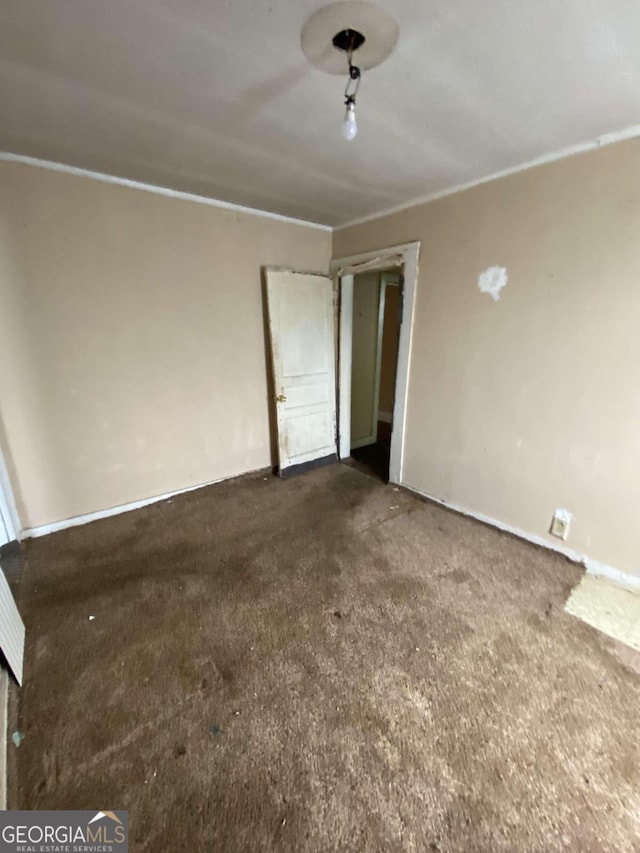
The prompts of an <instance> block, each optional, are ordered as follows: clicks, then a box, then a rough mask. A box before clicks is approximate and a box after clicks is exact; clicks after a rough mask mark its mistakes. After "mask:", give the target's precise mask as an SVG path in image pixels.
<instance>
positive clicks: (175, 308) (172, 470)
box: [0, 162, 331, 527]
mask: <svg viewBox="0 0 640 853" xmlns="http://www.w3.org/2000/svg"><path fill="white" fill-rule="evenodd" d="M330 249H331V235H330V233H329V232H327V231H322V230H319V229H314V228H307V227H304V226H299V225H295V224H290V223H285V222H279V221H275V220H272V219H267V218H263V217H258V216H252V215H250V214H244V213H238V212H235V211H227V210H223V209H219V208H214V207H211V206H206V205H202V204H197V203H193V202H187V201H179V200H176V199H170V198H166V197H163V196H159V195H154V194H151V193H147V192H142V191H139V190H133V189H127V188H123V187H120V186H114V185H109V184H104V183H99V182H96V181H92V180H89V179H86V178H80V177H74V176H70V175H67V174H61V173H55V172H50V171H46V170H43V169H39V168H34V167H30V166H25V165H21V164H12V163H6V162H4V163H0V420H1V427H0V440H2V441H3V450H4V452H5V458H6V461H7V464H8V467H9V468H10V471H11V474H12V478H13V480H14V486H15V492H16V498H17V502H18V505H19V511H20V513H21V517H22V522H23V524H24V526H27V527H32V526H36V525H42V524H47V523H49V522H54V521H58V520H60V519H64V518H68V517H71V516H76V515H81V514H85V513H89V512H92V511H95V510H101V509H105V508H108V507H112V506H116V505H120V504H123V503H127V502H130V501H136V500H139V499H143V498H148V497H151V496H154V495H158V494H162V493H165V492H168V491H173V490H177V489H180V488H184V487H188V486H192V485H196V484H199V483H204V482H207V481H209V480H214V479H217V478H222V477H228V476H231V475H234V474H238V473H240V472H244V471H248V470H251V469H255V468H259V467H262V466H267V465H269V464H271V462H272V452H271V445H270V432H269V400H268V388H267V374H266V364H265V360H266V359H265V343H264V340H265V338H264V319H263V301H262V286H261V269H260V268H261V266H262V265H281V266H291V267H297V268H301V269H306V270H318V271H324V270H327V268H328V263H329V257H330Z"/></svg>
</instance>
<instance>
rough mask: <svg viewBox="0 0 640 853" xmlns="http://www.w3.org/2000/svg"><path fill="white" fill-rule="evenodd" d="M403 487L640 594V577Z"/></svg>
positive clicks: (411, 488)
mask: <svg viewBox="0 0 640 853" xmlns="http://www.w3.org/2000/svg"><path fill="white" fill-rule="evenodd" d="M401 485H402V488H404V489H407V491H409V492H413V493H414V494H416V495H419V496H420V497H422V498H426V499H427V500H429V501H433V503H436V504H440V506H444V507H446V508H447V509H451V510H453V511H454V512H459V513H460V514H461V515H466V516H468V517H469V518H474V519H475V520H476V521H481V522H482V523H483V524H489V525H490V526H491V527H497V528H498V530H502V531H504V532H505V533H511V534H512V535H513V536H517V537H518V538H519V539H524V540H526V541H527V542H531V543H532V544H533V545H539V546H540V547H541V548H547V549H548V550H549V551H555V552H556V553H558V554H562V555H563V556H564V557H566V558H567V559H568V560H571V561H572V562H573V563H579V564H580V565H582V566H584V568H585V570H586V572H587V574H590V575H598V576H600V577H604V578H608V579H609V580H610V581H611V582H612V583H614V584H616V585H617V586H620V587H623V588H624V589H628V590H630V591H631V592H640V576H637V575H630V574H628V573H627V572H623V571H621V570H620V569H616V568H615V567H614V566H608V565H607V564H606V563H601V562H599V561H598V560H594V559H593V558H591V557H587V556H586V554H581V553H580V552H579V551H575V550H574V549H573V548H568V547H567V546H566V545H561V544H560V543H559V542H558V543H557V544H556V543H555V542H550V541H549V540H548V539H544V538H543V537H542V536H538V535H537V534H535V533H527V532H526V531H524V530H519V529H518V528H517V527H512V526H511V525H510V524H505V523H504V522H503V521H498V520H497V519H496V518H491V517H490V516H488V515H484V514H483V513H480V512H472V511H471V510H470V509H467V508H466V507H463V506H460V505H459V504H455V503H452V502H450V501H446V500H443V499H442V498H437V497H435V496H434V495H430V494H428V492H424V491H422V489H417V488H416V487H415V486H410V485H408V484H407V483H401Z"/></svg>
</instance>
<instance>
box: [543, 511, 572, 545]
mask: <svg viewBox="0 0 640 853" xmlns="http://www.w3.org/2000/svg"><path fill="white" fill-rule="evenodd" d="M572 518H573V516H572V515H571V513H570V512H569V510H568V509H557V510H556V511H555V512H554V514H553V518H552V520H551V528H550V530H549V533H551V535H552V536H557V537H558V539H562V540H563V542H566V540H567V536H568V535H569V525H570V524H571V519H572Z"/></svg>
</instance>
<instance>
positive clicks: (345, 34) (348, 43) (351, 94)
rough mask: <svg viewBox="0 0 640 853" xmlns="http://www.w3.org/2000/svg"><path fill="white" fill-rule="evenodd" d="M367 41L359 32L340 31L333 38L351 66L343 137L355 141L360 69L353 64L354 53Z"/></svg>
mask: <svg viewBox="0 0 640 853" xmlns="http://www.w3.org/2000/svg"><path fill="white" fill-rule="evenodd" d="M365 41H366V39H365V37H364V36H363V35H362V33H360V32H358V30H349V29H347V30H340V32H339V33H336V34H335V36H334V37H333V46H334V47H336V48H338V50H342V51H344V52H345V53H346V55H347V63H348V65H349V78H348V80H347V85H346V87H345V90H344V105H345V111H344V120H343V122H342V135H343V136H344V138H345V139H355V137H356V135H357V133H358V122H357V121H356V95H357V94H358V88H359V86H360V78H361V76H362V75H361V73H360V69H359V68H358V67H357V66H356V65H354V64H353V62H352V57H353V51H354V50H357V49H358V48H359V47H360V46H361V45H363V44H364V43H365Z"/></svg>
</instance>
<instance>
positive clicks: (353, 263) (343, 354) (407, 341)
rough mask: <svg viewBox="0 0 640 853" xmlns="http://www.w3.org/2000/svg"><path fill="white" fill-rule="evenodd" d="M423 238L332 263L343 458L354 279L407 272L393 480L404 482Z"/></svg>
mask: <svg viewBox="0 0 640 853" xmlns="http://www.w3.org/2000/svg"><path fill="white" fill-rule="evenodd" d="M419 257H420V241H416V242H414V243H404V244H401V245H399V246H389V247H387V248H383V249H377V250H372V251H369V252H361V253H360V254H357V255H349V256H347V257H343V258H335V259H334V260H332V261H331V266H330V271H331V275H332V277H333V282H334V289H335V290H336V292H337V293H338V294H339V326H340V329H339V336H338V338H339V346H338V365H339V369H338V400H337V410H338V453H339V457H340V459H347V458H348V457H349V456H350V455H351V345H352V339H353V279H354V276H355V275H357V274H358V273H361V272H374V271H376V270H381V271H382V270H389V269H391V268H396V267H399V268H401V269H402V271H403V275H404V285H403V296H402V319H401V326H400V339H399V342H398V364H397V368H396V390H395V399H394V403H393V415H392V417H393V427H392V432H391V455H390V458H389V482H390V483H401V482H402V478H403V465H404V434H405V424H406V415H407V396H408V391H409V362H410V359H411V342H412V336H413V318H414V308H415V294H416V285H417V281H418V260H419Z"/></svg>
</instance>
